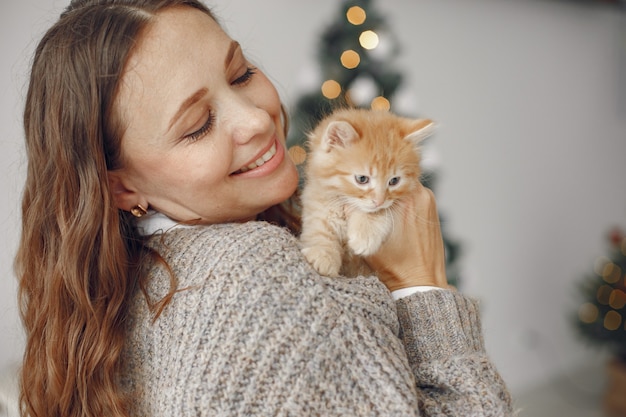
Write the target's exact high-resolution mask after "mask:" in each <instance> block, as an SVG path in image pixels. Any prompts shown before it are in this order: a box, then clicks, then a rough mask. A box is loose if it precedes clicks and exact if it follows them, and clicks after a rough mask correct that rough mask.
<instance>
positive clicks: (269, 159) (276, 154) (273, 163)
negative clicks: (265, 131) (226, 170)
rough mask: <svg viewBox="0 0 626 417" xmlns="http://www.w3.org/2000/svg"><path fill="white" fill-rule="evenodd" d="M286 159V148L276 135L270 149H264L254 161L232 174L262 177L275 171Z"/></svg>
mask: <svg viewBox="0 0 626 417" xmlns="http://www.w3.org/2000/svg"><path fill="white" fill-rule="evenodd" d="M284 159H285V148H284V146H283V145H282V144H281V143H280V142H279V141H278V139H277V138H276V137H274V141H273V142H272V144H271V145H270V148H269V149H267V150H264V151H262V153H261V155H260V156H256V157H255V158H254V159H253V160H252V162H249V163H248V164H246V165H245V166H243V167H241V168H240V169H239V170H237V171H236V172H234V173H232V174H231V176H237V177H248V178H251V177H261V176H263V175H267V174H270V173H272V172H274V171H275V170H276V168H278V167H279V166H280V164H281V163H282V162H283V160H284Z"/></svg>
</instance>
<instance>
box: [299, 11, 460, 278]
mask: <svg viewBox="0 0 626 417" xmlns="http://www.w3.org/2000/svg"><path fill="white" fill-rule="evenodd" d="M373 3H374V2H373V1H372V0H343V1H342V2H340V7H339V14H338V15H337V18H336V19H335V20H334V21H333V22H331V24H330V25H329V26H328V27H327V28H326V30H325V32H324V33H323V34H322V36H321V39H320V42H319V46H318V56H317V58H318V61H319V71H320V82H319V85H318V86H316V88H315V89H314V90H313V91H310V92H306V93H305V94H303V95H302V96H301V97H300V99H299V100H297V102H296V103H295V106H294V108H293V109H291V111H290V122H291V128H290V131H289V136H288V139H287V144H288V147H289V154H290V155H291V158H292V159H293V160H294V162H296V164H298V165H299V167H300V168H301V167H302V165H303V164H304V162H305V160H306V150H305V149H306V146H305V142H306V134H307V133H308V132H310V131H311V130H312V129H313V128H314V127H315V126H316V125H317V123H318V122H319V121H320V120H321V119H322V118H323V117H324V116H325V115H327V114H328V113H330V112H331V111H332V109H335V108H337V107H345V106H350V107H363V108H372V109H375V110H382V111H389V110H391V111H393V112H394V113H396V114H399V115H402V116H406V117H414V118H415V117H417V115H416V114H413V113H414V112H415V109H414V108H406V107H412V106H407V105H406V104H404V103H403V102H406V100H402V94H398V93H399V90H398V88H399V87H400V86H401V84H402V79H403V77H402V74H401V73H400V72H399V71H398V70H396V69H394V68H393V65H392V61H393V58H394V57H396V56H397V54H398V53H399V50H400V48H399V46H398V42H397V39H396V38H395V37H394V36H393V34H392V32H391V30H390V27H389V26H388V25H387V23H386V19H385V17H384V16H383V15H381V14H380V13H379V12H378V11H377V10H376V8H375V7H374V4H373ZM400 93H401V92H400ZM404 97H406V95H404ZM423 168H424V175H423V178H422V182H423V183H424V185H425V186H426V187H429V188H431V189H433V187H434V183H435V178H436V175H435V172H434V171H433V170H429V169H426V168H425V167H423ZM301 178H302V176H301ZM433 191H434V190H433ZM440 219H441V220H442V223H445V222H444V221H443V220H444V219H443V218H442V216H441V214H440ZM442 234H443V239H444V245H445V248H446V269H447V275H448V281H449V283H450V284H451V285H455V286H457V285H458V284H459V276H458V275H459V271H458V265H457V263H458V256H459V244H458V243H456V242H454V241H453V240H451V239H450V238H449V237H448V236H447V234H446V233H445V230H442Z"/></svg>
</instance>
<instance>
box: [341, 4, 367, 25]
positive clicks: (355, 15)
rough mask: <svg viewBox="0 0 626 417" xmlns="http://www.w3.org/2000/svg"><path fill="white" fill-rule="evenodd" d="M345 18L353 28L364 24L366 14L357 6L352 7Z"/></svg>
mask: <svg viewBox="0 0 626 417" xmlns="http://www.w3.org/2000/svg"><path fill="white" fill-rule="evenodd" d="M346 18H347V19H348V22H350V23H352V24H353V25H354V26H358V25H362V24H363V22H365V19H366V18H367V14H366V13H365V10H363V9H362V8H360V7H359V6H352V7H350V8H349V9H348V11H347V12H346Z"/></svg>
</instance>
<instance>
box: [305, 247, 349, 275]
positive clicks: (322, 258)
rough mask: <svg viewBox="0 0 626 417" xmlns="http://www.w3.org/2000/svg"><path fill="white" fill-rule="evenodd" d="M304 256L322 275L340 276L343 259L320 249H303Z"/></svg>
mask: <svg viewBox="0 0 626 417" xmlns="http://www.w3.org/2000/svg"><path fill="white" fill-rule="evenodd" d="M302 254H303V255H304V257H305V258H306V260H307V261H309V263H310V264H311V265H312V266H313V268H315V270H316V271H317V272H319V273H320V275H324V276H327V277H337V276H339V269H340V268H341V257H340V256H339V255H337V254H335V253H332V252H329V251H326V250H324V249H322V248H319V247H310V248H302Z"/></svg>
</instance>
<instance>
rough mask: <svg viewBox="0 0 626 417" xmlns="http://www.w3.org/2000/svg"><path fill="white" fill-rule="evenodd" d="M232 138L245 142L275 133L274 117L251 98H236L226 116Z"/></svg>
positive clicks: (238, 141)
mask: <svg viewBox="0 0 626 417" xmlns="http://www.w3.org/2000/svg"><path fill="white" fill-rule="evenodd" d="M226 119H227V122H228V124H229V131H230V135H231V138H232V139H233V141H234V142H235V143H237V144H245V143H247V142H249V141H251V140H252V139H254V138H255V137H257V136H263V135H268V134H271V133H273V131H272V129H273V123H272V118H271V116H270V115H269V113H268V112H267V111H266V110H265V109H263V108H261V107H259V106H257V105H256V104H255V103H253V102H252V101H250V100H247V99H245V98H239V99H236V100H234V101H233V102H232V103H231V105H230V106H229V109H228V115H227V117H226Z"/></svg>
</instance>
